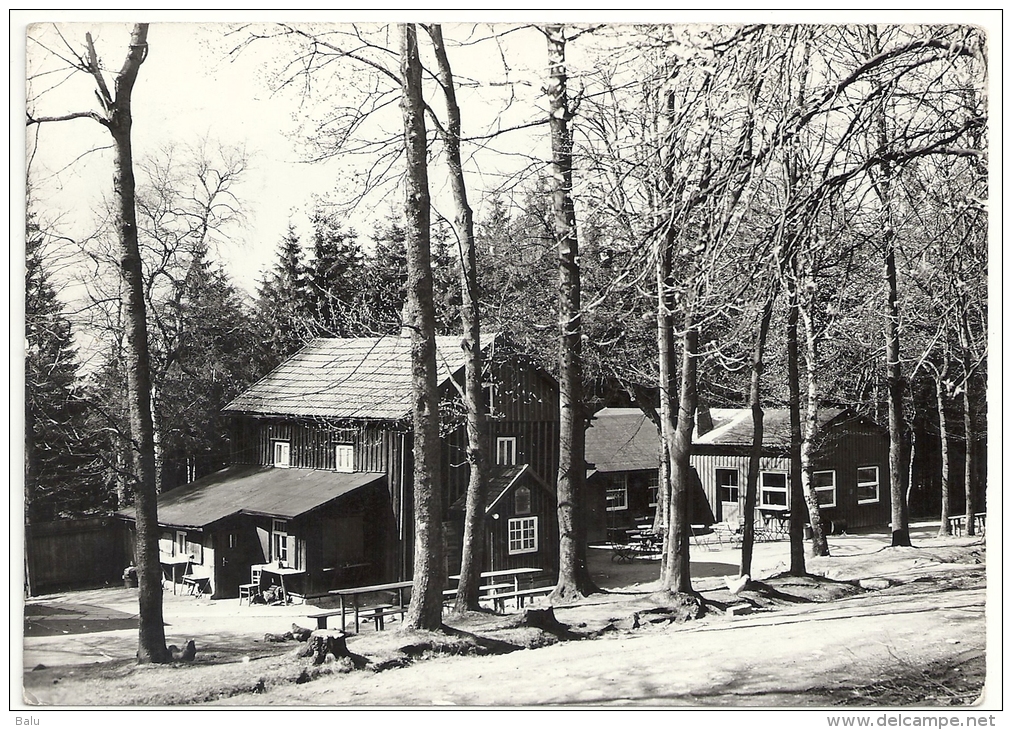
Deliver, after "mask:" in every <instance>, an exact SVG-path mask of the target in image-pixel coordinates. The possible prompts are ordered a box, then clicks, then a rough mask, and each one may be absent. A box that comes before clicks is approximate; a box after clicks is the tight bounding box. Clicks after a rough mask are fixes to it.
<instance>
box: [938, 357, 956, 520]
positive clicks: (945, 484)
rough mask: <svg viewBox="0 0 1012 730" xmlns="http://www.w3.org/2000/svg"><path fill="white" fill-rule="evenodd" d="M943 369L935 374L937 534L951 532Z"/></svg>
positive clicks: (947, 434)
mask: <svg viewBox="0 0 1012 730" xmlns="http://www.w3.org/2000/svg"><path fill="white" fill-rule="evenodd" d="M944 373H945V371H944V370H943V371H942V372H940V373H937V374H936V375H935V404H936V406H935V407H936V408H937V409H938V439H939V443H938V455H939V459H941V462H942V463H941V471H942V474H941V477H942V518H941V523H940V524H939V525H938V536H939V537H944V536H946V535H951V534H952V526H951V525H950V524H949V514H950V509H951V500H952V495H951V494H950V493H949V479H950V477H949V422H948V419H947V418H946V417H945V383H944V382H943V381H944V377H945V376H944Z"/></svg>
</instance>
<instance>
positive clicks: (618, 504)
mask: <svg viewBox="0 0 1012 730" xmlns="http://www.w3.org/2000/svg"><path fill="white" fill-rule="evenodd" d="M604 499H605V509H606V510H607V511H608V512H618V511H620V510H624V509H629V482H628V481H627V480H626V475H625V474H618V475H616V476H613V477H611V479H610V480H609V481H608V488H607V490H606V491H605V496H604Z"/></svg>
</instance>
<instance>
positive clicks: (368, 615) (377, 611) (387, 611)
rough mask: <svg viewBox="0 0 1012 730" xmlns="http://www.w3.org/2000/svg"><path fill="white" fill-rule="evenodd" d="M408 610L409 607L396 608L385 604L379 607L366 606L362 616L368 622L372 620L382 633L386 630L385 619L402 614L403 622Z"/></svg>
mask: <svg viewBox="0 0 1012 730" xmlns="http://www.w3.org/2000/svg"><path fill="white" fill-rule="evenodd" d="M407 610H408V609H407V606H394V605H393V604H389V603H384V604H381V605H379V606H366V607H365V608H363V609H362V615H363V617H364V618H365V619H366V620H368V619H372V620H373V623H374V625H375V626H376V630H377V631H382V630H383V628H384V621H383V619H384V618H386V617H387V616H397V615H398V614H400V617H401V621H403V620H404V614H405V613H407Z"/></svg>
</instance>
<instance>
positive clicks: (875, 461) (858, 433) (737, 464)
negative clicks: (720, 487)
mask: <svg viewBox="0 0 1012 730" xmlns="http://www.w3.org/2000/svg"><path fill="white" fill-rule="evenodd" d="M759 464H760V467H759V468H760V470H762V471H766V470H772V471H789V470H790V462H789V460H788V459H787V458H785V457H780V456H764V457H762V459H761V460H760V462H759ZM692 466H693V468H694V469H695V471H696V474H697V475H698V477H699V480H700V483H701V484H702V487H703V492H704V493H705V494H706V498H707V501H708V502H709V503H710V505H711V506H712V507H713V511H714V517H715V518H716V519H717V520H718V521H721V520H726V519H731V517H732V516H731V515H726V514H722V509H723V508H722V505H721V502H720V498H719V496H718V494H717V482H716V470H717V469H718V468H720V469H737V470H738V489H739V502H740V504H743V503H744V499H745V483H746V479H747V475H748V454H747V453H746V450H745V449H743V448H736V449H730V448H725V449H723V450H719V449H717V448H710V449H707V450H706V453H695V454H693V455H692ZM862 466H877V467H878V472H879V499H878V501H877V502H873V503H868V504H858V500H857V470H858V468H859V467H862ZM812 469H813V471H829V470H832V471H834V472H835V473H836V506H834V507H825V508H823V510H822V515H823V518H824V520H826V521H827V526H830V525H829V522H830V521H831V522H832V523H833V525H832V526H834V527H835V528H836V529H837V530H839V529H842V528H857V527H871V526H874V525H884V524H887V523H888V522H889V518H890V511H889V443H888V440H887V438H886V436H885V435H884V434H883V432H882V431H881V430H880V429H878V428H876V427H875V426H872V425H866V424H862V423H859V422H854V421H849V422H847V423H845V424H842V425H835V426H832V425H831V426H830V427H829V428H827V430H826V432H825V434H824V435H823V437H822V438H821V439H820V441H819V443H818V445H817V448H816V450H815V453H814V454H813V458H812Z"/></svg>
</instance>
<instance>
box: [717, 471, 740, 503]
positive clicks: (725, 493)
mask: <svg viewBox="0 0 1012 730" xmlns="http://www.w3.org/2000/svg"><path fill="white" fill-rule="evenodd" d="M716 476H717V493H718V494H719V495H720V501H721V502H734V503H735V504H737V503H738V496H739V494H738V470H737V469H717V474H716Z"/></svg>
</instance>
